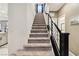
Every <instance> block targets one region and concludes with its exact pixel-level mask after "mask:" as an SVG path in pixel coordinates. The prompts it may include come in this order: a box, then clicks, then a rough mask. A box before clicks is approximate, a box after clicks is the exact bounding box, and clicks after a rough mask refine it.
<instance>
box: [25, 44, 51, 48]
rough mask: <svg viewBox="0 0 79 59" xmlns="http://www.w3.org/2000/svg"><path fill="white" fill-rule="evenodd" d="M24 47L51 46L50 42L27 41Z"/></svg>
mask: <svg viewBox="0 0 79 59" xmlns="http://www.w3.org/2000/svg"><path fill="white" fill-rule="evenodd" d="M24 47H51V44H50V43H40V44H39V43H29V44H27V45H25V46H24Z"/></svg>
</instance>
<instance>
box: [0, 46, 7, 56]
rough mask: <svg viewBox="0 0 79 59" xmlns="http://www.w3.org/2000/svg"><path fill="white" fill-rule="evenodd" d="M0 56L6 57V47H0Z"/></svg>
mask: <svg viewBox="0 0 79 59" xmlns="http://www.w3.org/2000/svg"><path fill="white" fill-rule="evenodd" d="M0 56H8V45H5V46H3V47H0Z"/></svg>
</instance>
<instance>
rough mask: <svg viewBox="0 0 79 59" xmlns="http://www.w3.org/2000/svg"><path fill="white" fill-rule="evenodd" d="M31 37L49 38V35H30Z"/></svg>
mask: <svg viewBox="0 0 79 59" xmlns="http://www.w3.org/2000/svg"><path fill="white" fill-rule="evenodd" d="M30 37H48V34H30Z"/></svg>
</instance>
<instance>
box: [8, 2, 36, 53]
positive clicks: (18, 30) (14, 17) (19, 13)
mask: <svg viewBox="0 0 79 59" xmlns="http://www.w3.org/2000/svg"><path fill="white" fill-rule="evenodd" d="M33 7H34V4H24V3H23V4H22V3H13V4H9V7H8V9H9V30H8V31H9V33H8V40H9V54H12V53H15V52H16V51H17V50H18V49H23V46H24V44H25V43H27V40H28V36H29V33H30V30H31V25H32V22H33V20H34V15H35V11H34V8H33Z"/></svg>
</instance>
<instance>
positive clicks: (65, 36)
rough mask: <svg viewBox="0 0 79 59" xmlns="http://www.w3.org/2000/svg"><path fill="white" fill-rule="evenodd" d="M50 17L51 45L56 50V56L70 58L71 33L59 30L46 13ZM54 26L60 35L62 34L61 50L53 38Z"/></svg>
mask: <svg viewBox="0 0 79 59" xmlns="http://www.w3.org/2000/svg"><path fill="white" fill-rule="evenodd" d="M46 14H47V15H48V25H47V27H48V30H49V28H50V27H51V29H50V30H51V36H50V39H51V43H52V47H53V49H54V53H55V55H56V56H68V55H69V33H62V32H61V30H60V29H59V28H58V26H57V25H56V24H55V23H54V21H53V20H52V17H51V16H50V14H49V13H46ZM49 18H50V20H51V26H49ZM53 25H54V26H55V27H56V29H57V30H58V32H59V34H60V49H58V46H57V43H56V40H55V38H54V36H53V31H52V30H53Z"/></svg>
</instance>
